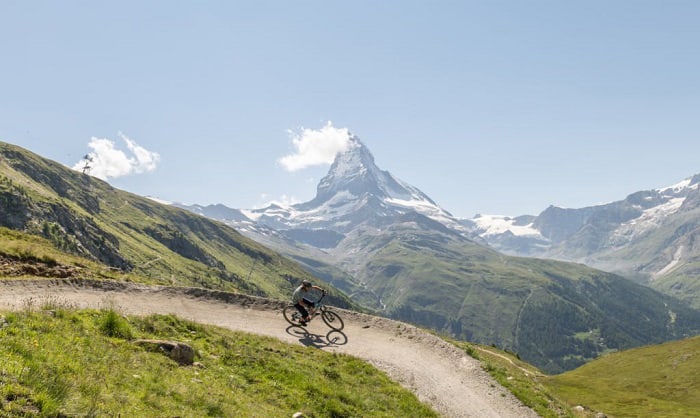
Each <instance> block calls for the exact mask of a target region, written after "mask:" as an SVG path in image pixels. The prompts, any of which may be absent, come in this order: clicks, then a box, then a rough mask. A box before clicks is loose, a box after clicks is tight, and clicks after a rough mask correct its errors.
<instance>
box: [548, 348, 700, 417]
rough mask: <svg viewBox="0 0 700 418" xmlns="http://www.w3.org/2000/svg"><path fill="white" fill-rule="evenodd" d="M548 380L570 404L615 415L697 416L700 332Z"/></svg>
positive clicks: (593, 363) (613, 357)
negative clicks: (697, 335) (699, 333)
mask: <svg viewBox="0 0 700 418" xmlns="http://www.w3.org/2000/svg"><path fill="white" fill-rule="evenodd" d="M546 384H547V385H548V386H549V387H550V388H551V390H552V391H553V392H554V393H556V394H557V396H559V397H561V398H562V399H565V400H567V401H568V402H569V403H571V404H579V405H585V406H588V407H590V408H593V409H596V410H599V411H603V412H605V413H606V414H608V415H609V416H611V417H617V418H621V417H647V416H653V417H673V418H682V417H697V416H699V414H700V337H693V338H689V339H685V340H681V341H674V342H670V343H665V344H660V345H654V346H647V347H642V348H637V349H633V350H628V351H624V352H620V353H614V354H610V355H607V356H605V357H603V358H601V359H598V360H596V361H593V362H591V363H588V364H586V365H584V366H582V367H580V368H578V369H576V370H572V371H570V372H567V373H564V374H561V375H557V376H552V377H549V378H547V379H546Z"/></svg>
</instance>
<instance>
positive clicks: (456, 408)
mask: <svg viewBox="0 0 700 418" xmlns="http://www.w3.org/2000/svg"><path fill="white" fill-rule="evenodd" d="M46 302H53V303H63V304H69V305H71V306H76V307H80V308H82V307H93V308H107V307H111V308H114V309H117V310H119V311H120V312H123V313H125V314H136V315H146V314H151V313H170V314H175V315H177V316H179V317H182V318H186V319H190V320H192V321H196V322H199V323H206V324H212V325H217V326H220V327H224V328H229V329H232V330H239V331H247V332H251V333H255V334H260V335H267V336H272V337H275V338H278V339H280V340H282V341H286V342H289V343H292V344H304V345H307V346H311V347H316V348H318V349H320V350H324V351H328V352H338V353H344V354H349V355H352V356H356V357H359V358H362V359H364V360H366V361H368V362H370V363H371V364H372V365H374V366H375V367H377V368H378V369H380V370H383V371H384V372H386V373H387V374H388V375H389V376H390V377H391V378H392V379H394V380H395V381H397V382H399V383H400V384H401V385H403V386H404V387H406V388H408V389H409V390H411V391H412V392H413V393H415V394H416V396H417V397H418V398H419V399H420V400H421V401H423V402H425V403H427V404H429V405H431V406H432V407H433V409H435V410H436V411H438V412H439V413H441V414H442V415H443V416H445V417H478V418H489V417H494V418H495V417H514V418H516V417H517V418H527V417H537V416H538V415H537V414H536V413H535V412H534V411H532V410H531V409H529V408H527V407H525V406H524V405H522V403H521V402H519V401H518V400H517V399H516V398H515V397H514V396H513V395H512V394H511V393H510V392H508V391H507V390H506V389H504V388H503V387H502V386H500V385H499V384H498V383H496V382H495V381H494V380H493V379H492V378H491V376H489V375H488V374H487V373H486V372H485V371H483V370H482V369H481V367H480V366H479V363H478V362H477V361H476V360H474V359H473V358H471V357H469V356H467V355H465V354H464V353H463V352H462V351H460V350H459V349H457V348H456V347H454V346H453V345H451V344H449V343H447V342H445V341H443V340H441V339H440V338H438V337H436V336H434V335H432V334H429V333H426V332H424V331H422V330H420V329H418V328H416V327H413V326H411V325H407V324H405V323H401V322H396V321H391V320H388V319H384V318H379V317H374V316H369V315H364V314H359V313H355V312H350V311H345V310H340V309H335V308H334V309H335V310H336V311H337V312H338V313H339V314H340V315H341V316H342V318H343V320H344V322H345V328H344V329H343V330H342V331H341V332H337V331H332V330H331V329H330V328H328V326H326V324H324V323H323V322H322V321H321V319H320V318H316V319H314V320H313V321H312V322H311V323H310V324H309V326H308V327H307V328H301V327H293V326H289V324H288V323H287V322H285V320H284V317H283V316H282V313H281V311H282V307H283V305H284V304H283V303H282V302H279V301H274V300H269V299H263V298H255V297H248V296H244V295H236V294H231V293H225V292H217V291H207V290H202V289H186V288H169V287H157V286H144V285H136V284H127V283H117V282H96V281H86V280H77V279H48V280H0V311H2V310H12V309H25V308H27V307H28V306H35V307H36V306H41V305H43V304H45V303H46Z"/></svg>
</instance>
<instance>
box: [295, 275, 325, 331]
mask: <svg viewBox="0 0 700 418" xmlns="http://www.w3.org/2000/svg"><path fill="white" fill-rule="evenodd" d="M311 289H316V290H318V291H320V292H321V293H323V294H324V295H325V294H326V291H325V290H323V289H321V288H320V287H318V286H314V285H312V284H311V282H310V281H308V280H302V282H301V285H299V287H297V288H296V289H295V290H294V293H292V303H293V304H294V306H295V307H296V308H297V310H298V311H299V313H300V314H301V318H302V319H301V321H299V323H300V324H301V325H304V326H306V323H307V322H309V321H310V320H311V317H310V316H309V311H308V310H307V308H310V309H312V310H313V308H315V307H316V303H315V302H314V301H312V300H311V299H308V298H306V297H305V294H306V293H307V292H308V291H309V290H311Z"/></svg>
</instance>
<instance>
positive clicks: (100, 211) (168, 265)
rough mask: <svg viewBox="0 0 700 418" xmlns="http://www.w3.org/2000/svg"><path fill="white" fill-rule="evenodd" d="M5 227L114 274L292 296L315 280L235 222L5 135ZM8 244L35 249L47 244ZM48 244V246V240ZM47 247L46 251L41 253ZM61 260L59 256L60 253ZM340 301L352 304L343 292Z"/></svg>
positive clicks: (0, 220) (1, 155)
mask: <svg viewBox="0 0 700 418" xmlns="http://www.w3.org/2000/svg"><path fill="white" fill-rule="evenodd" d="M0 213H2V214H3V216H2V217H0V227H6V228H8V229H11V230H15V231H21V232H23V233H25V234H26V235H27V236H36V237H43V238H45V239H46V240H48V242H50V243H51V245H52V246H53V247H54V248H55V249H57V250H60V252H62V253H65V254H68V255H70V257H80V258H82V259H83V260H89V261H91V262H94V263H99V264H101V265H103V266H107V267H109V268H110V269H111V270H113V272H111V273H106V274H109V275H110V276H112V277H113V276H115V275H117V276H119V275H122V277H123V278H124V279H130V280H134V281H137V280H138V281H146V282H149V283H154V284H166V285H176V286H197V287H206V288H216V289H222V290H229V291H239V292H243V293H247V294H253V295H260V296H268V297H274V298H287V297H288V296H289V294H290V293H291V291H292V289H293V288H294V287H295V286H296V285H297V284H298V283H299V282H300V281H301V280H302V279H311V280H314V277H312V276H311V274H310V273H308V272H307V271H306V270H304V269H303V268H301V267H300V266H299V264H297V263H295V262H293V261H291V260H289V259H287V258H285V257H282V256H280V255H279V254H278V253H276V252H274V251H272V250H270V249H268V248H266V247H264V246H263V245H260V244H258V243H256V242H255V241H252V240H250V239H248V238H246V237H244V236H242V235H241V234H239V233H238V232H236V231H235V230H233V229H232V228H230V227H228V226H226V225H224V224H222V223H219V222H216V221H212V220H209V219H206V218H203V217H201V216H197V215H195V214H192V213H190V212H188V211H185V210H183V209H179V208H175V207H171V206H167V205H162V204H160V203H157V202H155V201H152V200H150V199H147V198H143V197H140V196H136V195H133V194H131V193H127V192H124V191H121V190H118V189H115V188H113V187H111V186H110V185H109V184H107V183H106V182H103V181H101V180H99V179H96V178H93V177H90V176H87V175H84V174H82V173H79V172H76V171H74V170H71V169H69V168H67V167H65V166H63V165H61V164H58V163H55V162H53V161H50V160H46V159H44V158H41V157H39V156H37V155H35V154H32V153H31V152H29V151H26V150H23V149H21V148H19V147H16V146H13V145H10V144H6V143H2V142H0ZM9 235H10V234H9V233H8V232H7V230H5V232H3V233H2V234H0V250H2V248H3V247H4V248H6V250H5V251H6V252H10V253H11V252H13V251H14V252H15V253H17V254H16V255H19V256H24V257H30V258H31V257H33V256H35V254H33V253H32V251H36V252H37V254H45V253H52V252H54V251H53V250H49V249H47V246H46V245H44V244H43V243H42V244H36V246H37V249H35V250H33V249H31V248H29V249H27V248H25V249H24V250H21V249H20V250H17V249H15V250H12V246H11V245H10V244H2V240H4V239H6V238H7V237H8V236H9ZM39 247H40V249H39ZM40 256H41V255H40ZM48 256H49V257H52V258H53V259H58V258H59V257H57V256H55V255H54V256H51V255H48ZM332 302H333V303H334V304H336V305H339V306H350V305H351V304H350V302H349V300H348V299H347V298H346V297H343V296H342V295H341V293H340V292H334V299H332Z"/></svg>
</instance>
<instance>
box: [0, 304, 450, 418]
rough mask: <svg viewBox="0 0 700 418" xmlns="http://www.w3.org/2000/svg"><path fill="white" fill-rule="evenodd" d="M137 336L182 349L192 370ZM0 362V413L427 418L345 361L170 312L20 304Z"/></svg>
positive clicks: (364, 367) (4, 335)
mask: <svg viewBox="0 0 700 418" xmlns="http://www.w3.org/2000/svg"><path fill="white" fill-rule="evenodd" d="M136 339H159V340H168V341H178V342H182V343H185V344H188V345H189V346H191V347H192V348H193V349H194V350H195V358H194V360H195V363H193V364H192V365H180V364H178V363H177V362H175V361H174V360H172V359H171V358H169V357H168V356H166V355H164V354H163V353H161V352H158V350H150V349H148V348H147V347H144V346H141V345H138V344H135V340H136ZM68 347H70V349H69V350H67V349H66V348H68ZM0 358H2V362H1V363H0V417H16V416H25V417H49V416H51V417H59V416H61V417H67V416H123V417H153V416H182V417H206V416H212V417H214V416H215V417H224V416H225V417H246V418H247V417H285V418H288V417H290V416H291V415H292V414H293V413H295V412H297V411H301V412H303V413H305V414H306V416H308V417H331V416H335V417H351V416H373V417H396V416H401V417H434V416H437V415H436V414H435V412H433V411H432V410H430V408H428V407H427V406H426V405H424V404H421V403H420V402H419V401H418V400H417V399H416V398H415V396H414V395H413V394H411V393H410V392H408V391H407V390H406V389H403V388H401V387H400V386H399V385H398V384H396V383H394V382H392V381H391V380H389V379H388V377H387V376H386V375H385V374H383V373H381V372H379V371H378V370H376V369H375V368H373V367H372V366H370V365H369V364H367V363H365V362H362V361H360V360H358V359H356V358H353V357H350V356H344V355H339V354H330V353H326V352H323V351H321V350H318V349H314V348H309V347H303V346H298V345H287V344H284V343H281V342H279V341H277V340H274V339H271V338H263V337H257V336H252V335H249V334H245V333H239V332H232V331H228V330H223V329H220V328H216V327H211V326H203V325H199V324H196V323H192V322H189V321H185V320H182V319H179V318H177V317H174V316H170V315H167V316H163V315H152V316H147V317H134V316H129V317H124V316H122V315H120V314H119V313H118V312H115V311H113V310H111V309H105V310H99V311H97V310H75V309H73V308H71V307H70V306H62V305H61V304H60V303H58V302H49V303H48V304H46V305H43V306H31V305H27V307H26V309H25V310H23V311H20V312H11V313H4V314H2V313H0Z"/></svg>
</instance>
